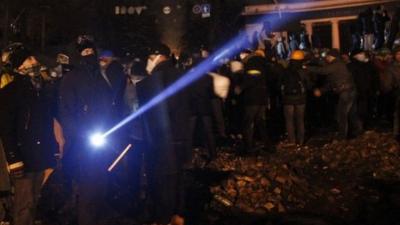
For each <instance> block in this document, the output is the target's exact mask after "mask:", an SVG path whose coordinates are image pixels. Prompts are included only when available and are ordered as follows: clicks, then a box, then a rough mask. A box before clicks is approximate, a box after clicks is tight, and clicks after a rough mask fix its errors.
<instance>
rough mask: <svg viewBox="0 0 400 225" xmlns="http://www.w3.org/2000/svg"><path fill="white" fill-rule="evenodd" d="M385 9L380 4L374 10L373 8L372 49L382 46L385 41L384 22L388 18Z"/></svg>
mask: <svg viewBox="0 0 400 225" xmlns="http://www.w3.org/2000/svg"><path fill="white" fill-rule="evenodd" d="M387 14H388V13H387V11H386V10H383V8H382V6H378V7H377V9H376V10H374V16H373V22H374V35H375V42H374V49H375V50H378V49H381V48H382V47H383V44H384V43H385V28H386V22H388V21H389V20H390V18H389V16H388V15H387Z"/></svg>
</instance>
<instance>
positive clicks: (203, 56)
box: [200, 46, 210, 59]
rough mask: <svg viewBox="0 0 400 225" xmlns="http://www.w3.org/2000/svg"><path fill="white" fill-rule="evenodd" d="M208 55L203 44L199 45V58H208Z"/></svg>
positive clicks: (208, 52)
mask: <svg viewBox="0 0 400 225" xmlns="http://www.w3.org/2000/svg"><path fill="white" fill-rule="evenodd" d="M209 55H210V51H209V50H208V49H207V48H206V47H205V46H201V47H200V56H201V58H202V59H206V58H208V56H209Z"/></svg>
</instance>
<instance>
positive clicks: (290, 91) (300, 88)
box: [281, 70, 306, 96]
mask: <svg viewBox="0 0 400 225" xmlns="http://www.w3.org/2000/svg"><path fill="white" fill-rule="evenodd" d="M281 93H282V96H294V95H304V94H305V93H306V88H305V86H304V83H303V81H302V79H301V77H300V74H299V73H298V72H297V71H291V70H288V71H287V72H286V73H285V74H284V77H283V79H282V83H281Z"/></svg>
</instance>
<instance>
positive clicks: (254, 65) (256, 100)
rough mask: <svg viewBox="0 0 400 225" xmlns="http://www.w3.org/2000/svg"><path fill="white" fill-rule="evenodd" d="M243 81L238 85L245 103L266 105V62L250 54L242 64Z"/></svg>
mask: <svg viewBox="0 0 400 225" xmlns="http://www.w3.org/2000/svg"><path fill="white" fill-rule="evenodd" d="M244 72H245V74H244V77H243V83H242V84H241V85H240V89H241V90H242V94H241V95H242V99H243V103H244V104H245V105H266V104H267V102H268V90H267V62H266V60H265V58H263V57H260V56H250V57H249V58H248V60H247V61H246V62H245V64H244Z"/></svg>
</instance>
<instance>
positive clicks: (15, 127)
mask: <svg viewBox="0 0 400 225" xmlns="http://www.w3.org/2000/svg"><path fill="white" fill-rule="evenodd" d="M1 96H2V99H1V100H0V101H1V103H2V110H1V120H2V121H1V123H0V124H1V130H2V136H1V138H2V141H3V145H4V149H5V153H6V156H7V161H8V163H9V164H12V163H16V162H20V161H22V162H23V163H24V170H25V171H27V172H32V171H41V170H44V169H46V168H50V167H53V166H54V165H55V158H54V153H56V151H57V144H56V140H55V136H54V130H53V126H54V118H55V116H56V115H55V112H56V110H55V109H56V101H57V96H56V94H55V87H54V86H53V84H51V83H47V82H45V83H44V84H43V86H42V88H41V89H40V90H36V89H35V88H34V87H33V85H32V83H31V80H30V78H29V77H27V76H22V75H16V76H15V79H14V81H13V82H12V83H11V84H9V85H7V86H6V87H5V88H4V89H3V90H2V94H1ZM3 106H4V108H3Z"/></svg>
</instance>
